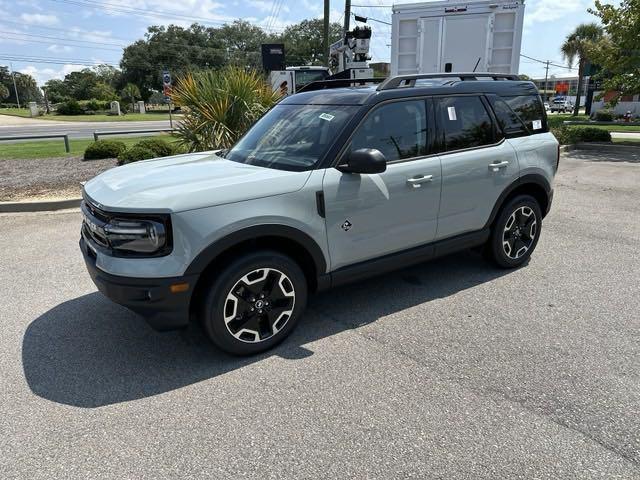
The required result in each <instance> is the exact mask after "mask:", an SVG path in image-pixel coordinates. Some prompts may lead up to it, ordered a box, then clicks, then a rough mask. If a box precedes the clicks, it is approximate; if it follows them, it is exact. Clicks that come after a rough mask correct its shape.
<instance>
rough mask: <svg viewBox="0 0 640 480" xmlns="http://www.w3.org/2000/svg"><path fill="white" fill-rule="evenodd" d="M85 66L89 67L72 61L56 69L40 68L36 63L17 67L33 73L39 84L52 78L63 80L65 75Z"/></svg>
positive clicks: (21, 70) (22, 71) (22, 70)
mask: <svg viewBox="0 0 640 480" xmlns="http://www.w3.org/2000/svg"><path fill="white" fill-rule="evenodd" d="M83 68H87V67H86V65H74V64H71V63H68V64H65V65H63V66H62V68H60V69H57V70H56V69H55V68H51V67H45V68H38V67H36V66H34V65H27V66H26V67H23V68H16V70H17V71H19V72H20V73H26V74H29V75H31V76H32V77H33V78H34V79H35V80H36V83H37V84H38V85H39V86H42V85H44V84H45V83H46V82H47V81H48V80H51V79H52V78H57V79H60V80H62V79H63V78H64V76H65V75H67V74H68V73H71V72H77V71H79V70H82V69H83Z"/></svg>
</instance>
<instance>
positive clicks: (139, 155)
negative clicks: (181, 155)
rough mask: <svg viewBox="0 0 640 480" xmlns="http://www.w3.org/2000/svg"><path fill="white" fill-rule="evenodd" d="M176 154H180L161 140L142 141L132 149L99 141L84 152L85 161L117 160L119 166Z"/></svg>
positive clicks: (123, 145)
mask: <svg viewBox="0 0 640 480" xmlns="http://www.w3.org/2000/svg"><path fill="white" fill-rule="evenodd" d="M176 153H178V152H177V148H176V147H174V146H173V145H172V144H170V143H168V142H166V141H164V140H162V139H160V138H148V139H145V140H141V141H139V142H138V143H136V144H135V145H133V146H131V147H130V148H127V146H126V145H125V144H124V143H123V142H119V141H116V140H98V141H97V142H93V143H92V144H91V145H89V146H88V147H87V149H86V150H85V151H84V159H85V160H98V159H102V158H117V159H118V165H124V164H126V163H132V162H137V161H138V160H148V159H150V158H159V157H168V156H170V155H175V154H176Z"/></svg>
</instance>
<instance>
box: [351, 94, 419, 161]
mask: <svg viewBox="0 0 640 480" xmlns="http://www.w3.org/2000/svg"><path fill="white" fill-rule="evenodd" d="M426 117H427V115H426V108H425V102H424V101H423V100H410V101H398V102H394V103H387V104H384V105H381V106H379V107H377V108H375V109H374V110H373V111H372V112H371V113H370V114H369V115H368V116H367V117H366V118H365V120H364V121H363V122H362V123H361V124H360V126H359V127H358V129H357V130H356V133H355V134H354V136H353V138H352V139H351V148H350V150H351V151H354V150H359V149H361V148H375V149H376V150H380V151H381V152H382V153H383V155H384V156H385V158H386V159H387V161H388V162H392V161H394V160H402V159H406V158H412V157H418V156H421V155H426V150H427V118H426Z"/></svg>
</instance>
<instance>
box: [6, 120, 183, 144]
mask: <svg viewBox="0 0 640 480" xmlns="http://www.w3.org/2000/svg"><path fill="white" fill-rule="evenodd" d="M6 117H8V116H7V115H0V137H5V136H6V137H9V136H25V135H56V134H65V133H66V134H68V135H69V137H70V138H93V132H94V131H96V130H99V131H103V132H104V131H111V132H113V131H122V130H150V129H159V128H169V121H168V120H151V121H144V122H56V121H53V120H31V119H21V120H27V122H20V123H18V122H11V124H8V122H4V120H5V118H6ZM14 118H15V117H14ZM174 125H175V122H174Z"/></svg>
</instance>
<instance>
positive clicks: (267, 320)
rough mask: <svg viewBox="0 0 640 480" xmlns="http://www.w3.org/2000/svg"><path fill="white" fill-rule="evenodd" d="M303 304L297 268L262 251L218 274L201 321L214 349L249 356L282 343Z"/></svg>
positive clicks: (204, 303) (302, 283) (300, 274)
mask: <svg viewBox="0 0 640 480" xmlns="http://www.w3.org/2000/svg"><path fill="white" fill-rule="evenodd" d="M263 275H264V278H262V276H263ZM261 295H263V297H261ZM306 303H307V280H306V278H305V275H304V273H303V271H302V269H301V268H300V266H299V265H298V264H297V263H296V262H295V261H293V260H292V259H291V258H289V257H287V256H286V255H283V254H281V253H279V252H276V251H271V250H262V251H257V252H253V253H247V254H245V255H243V256H241V257H239V258H237V259H235V260H233V261H232V262H230V263H229V264H228V265H227V266H226V267H224V268H223V269H222V270H221V271H220V272H216V275H215V276H214V278H213V280H212V281H211V284H210V285H209V286H208V288H207V291H206V294H205V295H204V298H203V301H202V305H201V311H200V317H201V318H200V319H201V321H202V324H203V327H204V329H205V331H206V332H207V335H208V336H209V338H210V339H211V341H212V342H213V343H214V344H215V345H216V346H217V347H218V348H220V349H221V350H224V351H226V352H228V353H231V354H234V355H252V354H255V353H259V352H262V351H264V350H268V349H269V348H271V347H273V346H275V345H277V344H278V343H280V342H281V341H282V340H284V339H285V338H286V337H287V335H289V334H290V333H291V332H292V331H293V329H294V328H295V326H296V324H297V323H298V320H299V319H300V317H301V315H302V313H303V312H304V309H305V307H306ZM276 305H277V306H276ZM250 309H253V310H250ZM258 312H260V313H258ZM231 317H233V318H231Z"/></svg>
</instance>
